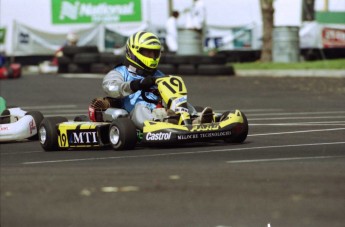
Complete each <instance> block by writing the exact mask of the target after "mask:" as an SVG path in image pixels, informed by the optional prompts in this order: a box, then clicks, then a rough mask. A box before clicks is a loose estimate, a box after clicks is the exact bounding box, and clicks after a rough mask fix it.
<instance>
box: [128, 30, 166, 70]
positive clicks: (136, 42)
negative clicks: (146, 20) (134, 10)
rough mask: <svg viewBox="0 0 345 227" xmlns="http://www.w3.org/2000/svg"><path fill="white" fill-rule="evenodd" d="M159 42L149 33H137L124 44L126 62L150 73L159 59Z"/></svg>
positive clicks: (155, 67)
mask: <svg viewBox="0 0 345 227" xmlns="http://www.w3.org/2000/svg"><path fill="white" fill-rule="evenodd" d="M161 47H162V46H161V42H160V41H159V39H158V37H157V36H156V35H155V34H153V33H151V32H145V31H141V32H137V33H135V34H133V35H131V36H130V37H129V38H128V40H127V43H126V60H127V61H128V63H129V64H130V65H133V66H134V67H135V68H137V69H142V70H144V71H147V72H148V73H152V72H154V71H155V70H156V69H157V66H158V63H159V59H160V57H161Z"/></svg>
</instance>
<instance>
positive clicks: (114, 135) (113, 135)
mask: <svg viewBox="0 0 345 227" xmlns="http://www.w3.org/2000/svg"><path fill="white" fill-rule="evenodd" d="M109 138H110V142H111V143H112V144H114V145H116V144H118V143H119V140H120V131H119V129H118V128H117V127H115V126H113V127H111V128H110V131H109Z"/></svg>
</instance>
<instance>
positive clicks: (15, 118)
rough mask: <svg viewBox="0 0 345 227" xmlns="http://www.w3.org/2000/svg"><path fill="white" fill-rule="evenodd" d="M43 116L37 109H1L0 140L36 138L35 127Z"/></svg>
mask: <svg viewBox="0 0 345 227" xmlns="http://www.w3.org/2000/svg"><path fill="white" fill-rule="evenodd" d="M43 118H44V117H43V115H42V113H41V112H39V111H29V112H27V111H24V110H22V109H21V108H19V107H15V108H7V109H5V110H3V111H2V113H1V116H0V142H1V143H3V142H12V141H19V140H24V139H29V140H37V139H38V134H37V129H38V127H39V125H40V124H41V122H42V120H43Z"/></svg>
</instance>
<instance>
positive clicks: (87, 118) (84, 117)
mask: <svg viewBox="0 0 345 227" xmlns="http://www.w3.org/2000/svg"><path fill="white" fill-rule="evenodd" d="M74 121H78V122H80V121H90V119H89V117H88V116H86V115H78V116H75V118H74Z"/></svg>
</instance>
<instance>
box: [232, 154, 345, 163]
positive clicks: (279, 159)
mask: <svg viewBox="0 0 345 227" xmlns="http://www.w3.org/2000/svg"><path fill="white" fill-rule="evenodd" d="M331 158H345V156H344V155H342V156H314V157H295V158H269V159H268V158H267V159H248V160H234V161H226V163H229V164H239V163H254V162H279V161H295V160H313V159H331Z"/></svg>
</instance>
